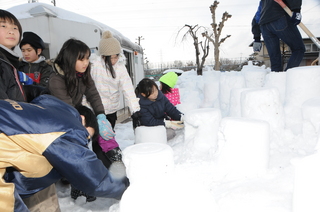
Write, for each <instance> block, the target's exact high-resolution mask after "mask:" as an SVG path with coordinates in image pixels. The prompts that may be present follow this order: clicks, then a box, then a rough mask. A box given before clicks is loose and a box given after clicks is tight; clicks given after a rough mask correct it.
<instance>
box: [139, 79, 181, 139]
mask: <svg viewBox="0 0 320 212" xmlns="http://www.w3.org/2000/svg"><path fill="white" fill-rule="evenodd" d="M135 92H136V95H137V97H138V98H140V100H139V104H140V108H141V109H140V117H139V120H140V124H141V125H142V126H158V125H163V126H165V127H166V128H172V129H177V128H182V127H183V125H182V121H183V120H182V116H183V114H182V113H181V112H180V111H179V110H178V109H177V108H176V107H175V106H174V105H173V104H171V103H170V101H169V100H168V99H167V98H166V97H165V96H164V95H163V94H162V92H159V90H158V86H157V84H156V83H155V82H154V81H153V80H151V79H148V78H144V79H142V80H141V81H140V82H139V84H138V86H137V88H136V90H135ZM166 116H169V117H170V118H171V120H172V121H168V120H166V121H165V118H166ZM175 121H178V122H175ZM168 140H169V139H168Z"/></svg>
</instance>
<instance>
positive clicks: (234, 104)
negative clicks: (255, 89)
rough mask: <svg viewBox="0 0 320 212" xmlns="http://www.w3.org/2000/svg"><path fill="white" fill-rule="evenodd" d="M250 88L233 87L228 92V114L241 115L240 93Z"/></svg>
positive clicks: (232, 115)
mask: <svg viewBox="0 0 320 212" xmlns="http://www.w3.org/2000/svg"><path fill="white" fill-rule="evenodd" d="M250 89H252V88H233V89H232V90H231V92H230V107H229V116H231V117H241V93H242V91H246V90H250Z"/></svg>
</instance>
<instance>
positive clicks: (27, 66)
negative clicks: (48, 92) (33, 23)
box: [19, 32, 52, 87]
mask: <svg viewBox="0 0 320 212" xmlns="http://www.w3.org/2000/svg"><path fill="white" fill-rule="evenodd" d="M19 46H20V49H21V52H22V56H23V58H22V61H20V65H19V70H20V71H22V72H24V73H26V74H27V75H28V76H29V77H30V78H31V79H32V80H33V82H34V84H36V85H40V86H43V87H46V86H47V84H48V80H49V76H50V74H51V73H52V67H51V66H50V65H49V64H48V63H47V62H46V58H45V57H44V56H42V55H41V53H42V51H43V50H44V49H45V45H44V42H43V40H42V39H41V38H40V37H39V36H38V35H37V34H35V33H33V32H24V33H23V38H22V40H21V42H20V45H19Z"/></svg>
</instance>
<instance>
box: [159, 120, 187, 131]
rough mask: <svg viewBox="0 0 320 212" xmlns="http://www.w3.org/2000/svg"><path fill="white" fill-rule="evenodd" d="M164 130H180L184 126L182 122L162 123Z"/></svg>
mask: <svg viewBox="0 0 320 212" xmlns="http://www.w3.org/2000/svg"><path fill="white" fill-rule="evenodd" d="M164 123H165V126H166V128H171V129H174V130H176V129H182V128H183V127H184V124H183V122H182V121H168V120H166V121H164Z"/></svg>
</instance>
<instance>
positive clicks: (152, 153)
mask: <svg viewBox="0 0 320 212" xmlns="http://www.w3.org/2000/svg"><path fill="white" fill-rule="evenodd" d="M123 162H124V164H125V166H126V171H127V176H128V178H129V179H130V184H134V183H145V182H146V181H148V180H150V181H152V182H155V181H157V179H159V178H160V179H161V178H163V177H164V176H165V175H168V174H170V173H171V171H172V169H173V166H174V162H173V150H172V148H171V147H170V146H169V145H167V144H162V143H140V144H135V145H132V146H129V147H127V148H125V149H124V150H123Z"/></svg>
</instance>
